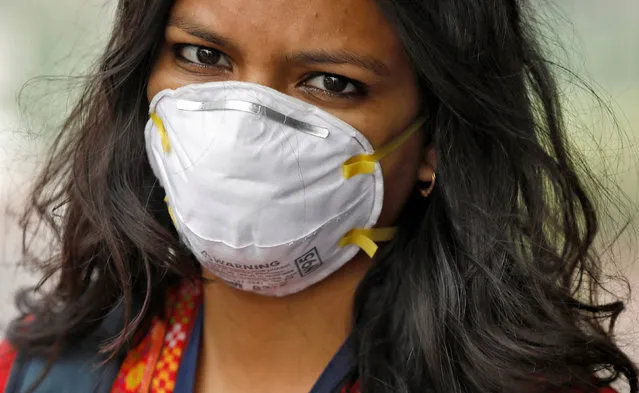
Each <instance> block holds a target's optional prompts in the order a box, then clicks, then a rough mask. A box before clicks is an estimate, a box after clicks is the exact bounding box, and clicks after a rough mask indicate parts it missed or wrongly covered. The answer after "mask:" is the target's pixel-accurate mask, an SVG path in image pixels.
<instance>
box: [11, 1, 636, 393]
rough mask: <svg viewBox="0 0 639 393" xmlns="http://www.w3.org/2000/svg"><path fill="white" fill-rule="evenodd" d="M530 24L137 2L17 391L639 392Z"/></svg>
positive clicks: (56, 161) (356, 10)
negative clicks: (598, 296)
mask: <svg viewBox="0 0 639 393" xmlns="http://www.w3.org/2000/svg"><path fill="white" fill-rule="evenodd" d="M529 7H530V6H529V5H528V4H526V3H524V2H521V1H515V0H510V1H506V0H503V1H487V0H472V1H471V0H464V1H453V0H440V1H437V0H428V1H426V0H423V1H415V0H379V1H377V2H375V1H372V0H351V1H348V2H344V1H338V0H305V1H303V2H302V1H291V0H288V1H286V0H272V1H268V2H266V1H255V0H176V1H170V0H153V1H150V0H120V2H119V7H118V10H117V17H116V23H115V28H114V30H113V36H112V38H111V41H110V42H109V44H108V47H107V49H106V52H105V54H104V56H103V57H102V59H101V61H100V63H99V69H98V71H97V72H96V74H95V76H94V77H93V78H91V79H90V81H89V83H88V85H87V88H86V90H85V92H84V95H83V96H82V98H81V99H80V101H79V103H78V105H77V106H76V107H75V110H74V111H73V112H72V113H71V116H70V117H69V119H68V121H67V122H66V124H65V126H64V129H63V133H62V134H61V136H60V137H59V138H58V140H57V143H56V145H55V150H54V154H53V158H52V159H51V161H50V164H49V165H48V166H47V167H46V168H45V171H44V172H43V174H42V176H41V178H40V181H39V183H38V186H37V188H36V190H35V193H34V194H33V198H32V211H33V212H35V213H37V214H38V215H39V218H40V221H44V222H45V223H47V224H48V225H49V226H51V227H52V228H53V229H55V231H56V233H57V234H58V235H59V241H60V248H59V251H58V252H57V253H56V254H55V255H54V257H53V258H51V259H50V260H47V261H46V262H45V263H44V264H43V265H41V266H42V271H43V275H44V277H45V278H46V281H48V282H51V283H52V284H53V285H51V286H46V288H48V289H46V290H45V289H44V288H45V287H41V288H39V290H38V291H36V292H33V291H31V292H25V293H23V294H21V295H19V296H18V303H19V306H20V310H21V311H22V317H21V318H19V319H17V320H16V321H14V322H13V324H12V325H11V326H10V328H9V330H8V333H7V338H8V342H7V343H5V344H4V348H5V350H4V352H5V355H4V357H3V363H4V366H3V370H5V371H4V373H5V374H7V375H8V377H6V378H5V381H4V383H5V384H6V385H7V386H6V392H9V393H14V392H23V391H35V392H60V391H69V392H76V391H77V392H84V391H96V392H146V391H153V392H191V391H196V392H229V393H235V392H249V391H251V392H253V391H259V392H308V391H312V392H314V393H323V392H337V391H344V392H357V391H362V392H366V393H382V392H388V393H390V392H404V393H417V392H447V393H452V392H455V393H462V392H464V393H486V392H518V393H526V392H531V393H532V392H535V393H537V392H577V391H578V392H610V391H612V390H611V389H610V388H609V385H610V384H611V383H612V382H614V381H616V380H617V379H618V378H621V377H623V378H625V379H626V380H627V381H628V382H629V386H630V391H631V392H637V391H638V390H637V380H636V370H635V368H634V365H633V364H632V362H631V361H630V360H629V359H628V358H627V357H626V356H625V355H624V354H623V353H622V352H621V350H620V349H619V348H618V347H617V346H616V344H615V343H614V340H613V336H612V332H610V331H609V330H608V329H607V328H606V327H603V326H602V325H603V324H604V322H605V321H606V320H607V319H608V318H612V319H613V320H614V318H615V317H616V316H617V315H618V314H619V313H620V312H621V310H622V308H623V305H622V304H621V303H613V304H606V305H601V304H597V303H596V302H595V300H594V299H595V298H594V294H595V292H596V290H597V283H598V281H597V277H598V272H599V270H600V263H599V260H598V259H597V255H596V253H595V251H594V250H593V249H592V243H593V238H594V236H595V234H596V233H597V217H596V212H595V210H594V206H593V203H592V202H591V199H590V197H589V196H588V195H589V192H588V187H587V186H586V183H587V182H588V181H589V179H588V178H587V177H584V178H581V177H578V176H577V168H576V164H575V162H576V159H575V158H574V154H575V153H574V152H572V151H571V150H570V149H569V146H568V142H567V141H566V137H565V133H564V129H563V126H562V121H561V109H560V105H559V102H558V97H557V90H556V87H555V84H554V80H553V77H552V74H551V72H550V70H549V68H548V63H547V62H546V61H545V60H544V57H543V54H542V53H541V51H540V49H539V47H538V46H537V43H536V42H535V39H534V34H533V29H532V28H531V23H530V22H531V17H530V16H529V14H530V13H531V12H530V9H529ZM30 229H31V227H30V226H29V225H28V222H27V224H25V231H26V230H30ZM7 378H8V379H7ZM0 386H2V384H1V383H0ZM30 389H31V390H30Z"/></svg>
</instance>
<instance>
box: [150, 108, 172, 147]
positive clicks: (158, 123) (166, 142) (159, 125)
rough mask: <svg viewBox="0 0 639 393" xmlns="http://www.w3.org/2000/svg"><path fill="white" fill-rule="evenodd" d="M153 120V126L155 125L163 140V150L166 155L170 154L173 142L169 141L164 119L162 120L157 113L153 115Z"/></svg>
mask: <svg viewBox="0 0 639 393" xmlns="http://www.w3.org/2000/svg"><path fill="white" fill-rule="evenodd" d="M151 120H153V124H155V127H156V128H157V129H158V132H159V133H160V139H161V140H162V150H164V152H165V153H169V152H170V151H171V141H169V134H168V133H167V132H166V128H164V123H163V122H162V119H160V116H158V115H157V113H155V112H153V113H151Z"/></svg>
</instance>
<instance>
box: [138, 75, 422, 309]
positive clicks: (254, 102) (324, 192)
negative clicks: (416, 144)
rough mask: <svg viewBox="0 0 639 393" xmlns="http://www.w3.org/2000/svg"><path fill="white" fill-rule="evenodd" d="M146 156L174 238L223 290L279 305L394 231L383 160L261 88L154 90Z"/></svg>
mask: <svg viewBox="0 0 639 393" xmlns="http://www.w3.org/2000/svg"><path fill="white" fill-rule="evenodd" d="M150 114H151V119H150V120H149V122H148V124H147V127H146V130H145V138H146V147H147V153H148V156H149V161H150V163H151V167H152V169H153V172H154V173H155V175H156V176H157V178H158V179H159V182H160V184H161V185H162V187H164V189H165V191H166V195H167V199H166V201H167V204H168V205H169V212H170V214H171V217H172V218H173V222H174V224H175V227H176V229H177V231H178V233H179V234H180V236H181V239H182V241H183V242H184V243H185V244H186V245H187V246H188V247H189V249H190V250H191V251H192V252H193V254H194V255H195V257H196V258H197V259H198V260H199V261H200V263H201V264H202V265H203V267H204V268H205V269H207V270H209V271H210V272H212V273H213V274H214V275H215V276H216V277H218V278H220V279H222V280H223V281H225V282H226V283H228V284H229V285H231V286H233V287H236V288H239V289H242V290H246V291H251V292H255V293H259V294H264V295H274V296H284V295H288V294H291V293H295V292H299V291H301V290H303V289H305V288H307V287H309V286H310V285H312V284H314V283H316V282H318V281H320V280H322V279H324V278H326V277H327V276H329V275H330V274H331V273H333V272H335V271H336V270H338V269H339V268H340V267H341V266H343V265H344V264H345V263H346V262H348V261H349V260H350V259H352V258H353V257H354V256H355V255H356V254H357V253H358V251H359V250H360V248H361V249H362V250H363V251H365V252H366V253H367V254H368V255H369V256H370V257H372V256H373V255H374V254H375V252H376V251H377V245H376V244H375V242H380V241H387V240H390V239H391V238H392V236H393V234H394V228H375V229H373V228H372V227H373V226H374V225H375V223H376V222H377V219H378V217H379V214H380V211H381V209H382V201H383V190H384V181H383V179H382V170H381V167H380V165H379V160H381V159H382V158H383V157H384V156H385V155H387V154H388V153H390V152H391V151H392V150H394V149H395V148H396V147H397V146H399V145H400V144H402V143H403V142H404V141H405V140H407V139H408V137H409V136H410V135H411V134H412V133H413V132H414V131H415V130H417V129H418V128H419V127H420V126H421V125H422V124H423V120H420V121H418V122H416V123H415V124H414V125H413V126H411V127H410V128H409V129H408V130H406V131H405V132H404V133H403V134H402V135H401V136H400V137H398V138H397V139H395V140H394V141H393V142H391V143H390V144H389V145H387V146H385V147H384V148H382V149H381V150H378V151H377V152H375V151H374V150H373V148H372V146H371V144H370V143H369V142H368V140H367V139H366V138H365V137H364V136H363V135H362V134H361V133H360V132H358V131H357V130H356V129H354V128H353V127H351V126H349V125H348V124H346V123H345V122H343V121H342V120H340V119H338V118H337V117H335V116H332V115H330V114H329V113H327V112H325V111H322V110H321V109H319V108H317V107H315V106H313V105H310V104H308V103H305V102H303V101H300V100H298V99H295V98H293V97H290V96H287V95H285V94H283V93H280V92H278V91H276V90H273V89H270V88H268V87H265V86H261V85H256V84H251V83H243V82H213V83H207V84H203V85H191V86H185V87H182V88H180V89H177V90H165V91H162V92H160V93H159V94H158V95H157V96H156V97H155V98H154V99H153V101H152V102H151V106H150Z"/></svg>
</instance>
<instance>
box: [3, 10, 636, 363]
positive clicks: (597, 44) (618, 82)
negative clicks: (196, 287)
mask: <svg viewBox="0 0 639 393" xmlns="http://www.w3.org/2000/svg"><path fill="white" fill-rule="evenodd" d="M256 1H258V0H256ZM259 1H268V0H259ZM115 3H116V1H114V0H113V1H105V0H100V1H98V0H56V1H50V0H0V331H1V328H2V324H3V322H5V321H6V320H7V318H9V317H10V316H11V315H12V314H13V311H12V303H11V301H10V299H11V293H13V291H14V290H15V289H16V288H17V287H18V286H19V285H21V284H23V283H25V282H29V281H30V280H31V277H30V276H29V275H28V274H25V273H20V272H18V271H17V270H16V266H15V263H14V262H13V261H16V260H17V258H18V254H17V252H18V249H19V248H18V247H19V233H18V232H17V227H16V221H15V214H14V212H15V211H17V210H19V209H20V206H21V204H22V202H23V201H24V198H25V195H26V190H27V187H28V182H29V180H30V179H32V178H33V174H34V170H35V169H34V168H35V167H36V166H37V164H38V162H40V161H41V160H42V157H43V154H42V150H43V148H44V147H45V146H46V142H47V140H49V138H50V137H51V135H53V133H54V132H55V129H56V127H57V126H58V124H59V121H60V120H61V119H62V117H63V115H64V113H65V111H66V110H68V108H69V106H70V105H71V104H72V101H73V100H72V97H73V96H74V93H75V92H76V91H77V87H78V81H74V82H70V81H64V80H60V79H57V80H56V79H55V78H48V79H43V78H40V79H36V80H31V79H32V78H34V77H42V76H51V77H55V76H64V75H69V74H76V75H77V74H81V73H82V71H83V70H84V69H86V67H87V66H88V65H89V64H91V63H92V62H93V61H94V59H95V57H96V55H97V54H98V53H100V49H101V47H102V45H103V43H104V40H105V39H106V37H108V34H109V29H110V22H111V18H112V16H113V11H114V8H115ZM531 4H532V6H533V7H534V8H536V11H537V12H538V13H539V18H540V20H541V23H542V32H543V35H544V37H545V41H547V42H548V43H549V47H550V48H551V50H552V53H553V56H554V57H555V59H556V61H557V62H559V63H561V64H563V65H566V66H567V67H568V68H569V69H571V70H573V71H575V72H576V73H577V74H579V75H580V76H582V77H583V78H584V79H585V80H586V81H587V82H588V83H589V84H591V85H592V86H594V88H595V90H596V92H597V94H598V95H599V96H600V97H601V98H602V99H603V101H604V103H605V104H606V105H608V106H609V107H611V108H612V109H613V111H614V113H615V116H616V121H617V122H616V123H615V122H614V121H613V119H612V118H611V117H610V116H609V114H607V113H606V112H605V110H603V109H602V107H601V106H600V105H599V104H597V102H595V101H593V99H592V97H591V96H590V95H589V94H587V93H586V92H585V90H584V89H583V88H580V87H579V86H578V84H576V83H575V82H576V81H575V79H574V78H571V77H570V76H569V75H568V74H561V77H560V79H561V82H562V95H563V97H564V99H565V102H566V104H567V110H568V112H569V116H568V123H569V125H570V132H571V134H572V135H573V140H574V141H575V143H576V144H577V145H578V146H579V147H580V148H581V149H582V150H583V151H584V152H585V154H586V157H587V160H588V161H589V162H590V164H591V165H592V167H593V169H594V170H595V172H596V173H597V174H598V176H600V177H601V178H602V179H604V180H605V181H607V182H616V183H617V184H619V185H620V186H621V188H622V190H623V192H624V193H625V194H626V195H627V197H628V199H627V201H629V202H636V201H637V200H638V199H639V166H638V165H637V161H638V158H637V152H638V151H639V148H638V146H637V141H638V140H639V0H554V1H547V0H546V1H542V0H538V1H532V3H531ZM30 80H31V81H30ZM29 81H30V82H29ZM18 96H20V105H19V106H18V104H17V102H18ZM633 214H634V209H633V208H632V207H631V205H629V207H628V209H626V210H624V211H623V212H621V213H620V216H619V215H618V216H617V217H615V218H616V219H621V220H623V219H628V218H631V217H632V215H633ZM637 239H639V237H637V235H636V232H633V231H628V233H627V235H626V237H625V238H624V242H622V243H621V247H620V248H619V253H620V255H621V260H622V262H624V266H623V268H624V271H625V272H626V273H627V274H628V275H629V277H630V279H631V282H632V283H633V284H634V283H638V284H637V285H636V286H637V287H638V288H639V272H637V271H636V270H637V269H634V265H633V264H631V261H633V260H634V257H633V255H634V254H633V252H631V250H632V249H633V248H634V247H632V246H633V245H634V244H635V243H636V242H637ZM636 303H637V302H634V303H632V304H631V306H632V307H635V306H634V304H636ZM637 315H639V313H637V312H634V311H633V313H631V314H628V315H627V316H626V317H624V318H625V319H624V322H622V325H624V326H625V328H624V329H625V331H626V332H628V334H627V335H626V338H627V341H628V342H629V343H631V344H632V341H634V340H633V339H632V336H633V335H631V334H630V333H631V332H633V331H634V330H633V329H632V326H633V325H634V323H635V320H639V318H636V317H637ZM638 347H639V346H637V345H634V344H633V345H632V348H631V349H630V350H631V351H632V350H633V349H636V348H638ZM636 358H638V359H639V356H636Z"/></svg>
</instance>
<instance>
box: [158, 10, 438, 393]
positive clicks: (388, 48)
mask: <svg viewBox="0 0 639 393" xmlns="http://www.w3.org/2000/svg"><path fill="white" fill-rule="evenodd" d="M207 35H208V36H209V37H207ZM211 36H215V38H217V39H215V40H211V38H214V37H211ZM204 38H207V39H204ZM219 38H223V39H221V40H220V39H219ZM210 41H215V42H210ZM180 44H185V45H193V46H202V47H205V48H210V49H214V50H215V51H219V52H221V53H222V54H221V55H220V54H218V52H215V51H208V52H206V51H205V52H204V53H205V54H206V56H205V58H208V59H209V60H211V59H212V60H213V61H208V63H209V64H202V63H201V60H202V59H203V57H202V56H200V57H199V58H198V56H197V53H198V51H199V49H198V48H196V47H192V46H187V47H178V48H177V50H176V45H180ZM318 52H321V53H322V54H332V55H335V54H338V55H339V54H343V53H345V52H348V53H349V54H351V55H353V56H351V57H358V58H363V59H366V60H367V61H368V62H369V63H370V60H371V59H374V62H375V64H376V66H375V69H376V72H375V71H373V70H370V69H368V68H365V67H362V66H361V65H358V64H355V63H354V62H353V61H352V60H353V59H343V60H348V62H340V64H335V63H331V62H326V61H325V60H326V56H323V57H324V59H322V58H318V57H317V56H316V55H317V54H318ZM202 53H203V52H202V51H200V54H202ZM333 57H335V56H333ZM188 60H195V61H196V62H198V61H200V63H193V62H191V63H190V62H189V61H188ZM211 63H212V64H211ZM321 73H328V74H335V75H340V76H341V77H346V78H350V79H352V80H356V81H358V82H359V83H361V84H363V85H365V86H366V92H365V94H363V93H362V94H350V93H351V92H356V91H358V89H356V88H355V89H354V87H355V86H356V85H358V84H353V85H350V84H348V83H346V82H348V80H346V82H343V81H342V82H341V83H342V86H345V88H344V89H341V90H339V91H333V93H344V94H341V95H340V94H330V93H327V92H326V90H322V89H326V88H327V87H328V86H327V85H326V83H325V81H324V79H323V77H322V76H317V74H321ZM225 80H240V81H245V82H252V83H258V84H261V85H265V86H269V87H271V88H274V89H277V90H279V91H281V92H283V93H285V94H288V95H291V96H294V97H296V98H299V99H302V100H305V101H307V102H309V103H311V104H313V105H316V106H318V107H320V108H322V109H323V110H325V111H327V112H329V113H331V114H333V115H335V116H337V117H339V118H341V119H342V120H344V121H346V122H347V123H349V124H351V125H352V126H353V127H355V128H356V129H358V130H360V132H362V134H364V135H365V136H366V137H367V138H368V140H369V141H370V142H371V143H372V144H373V146H375V147H380V146H383V145H384V144H386V143H388V142H389V141H391V140H392V139H393V138H394V137H396V136H397V135H399V134H401V133H402V131H403V130H404V129H406V128H407V127H408V126H409V125H410V124H411V123H412V122H413V121H414V120H415V118H416V117H417V116H418V115H419V113H420V111H421V108H420V102H419V92H418V88H417V82H416V75H415V73H414V71H413V69H412V67H411V64H410V62H409V61H408V59H407V57H406V55H405V53H404V51H403V49H402V46H401V44H400V42H399V39H398V37H397V36H396V34H395V32H394V31H393V29H392V28H391V26H390V24H389V23H388V22H387V21H386V20H385V19H384V17H383V15H382V14H381V12H380V11H379V10H378V9H377V6H376V4H375V2H374V1H373V0H349V1H343V0H269V1H258V0H177V1H176V2H175V5H174V7H173V9H172V12H171V16H170V20H169V23H168V24H167V27H166V33H165V44H164V47H163V49H162V51H161V53H160V55H159V57H158V59H157V60H156V64H155V66H154V70H153V72H152V74H151V75H150V80H149V87H148V91H147V94H148V97H149V100H150V99H151V98H152V97H153V96H154V95H155V94H156V93H158V92H159V91H161V90H163V89H166V88H172V89H175V88H178V87H180V86H183V85H187V84H193V83H204V82H211V81H225ZM340 81H341V80H340ZM333 90H335V89H333ZM422 146H423V141H422V135H421V134H420V133H416V134H414V135H413V136H412V137H411V138H410V139H409V140H408V142H407V143H405V144H404V145H402V146H401V147H400V148H398V150H396V151H395V152H394V153H393V154H391V155H390V156H388V157H386V158H385V159H384V160H383V161H382V163H381V164H382V169H383V173H384V180H385V195H384V206H383V210H382V215H381V217H380V220H379V223H378V226H389V225H392V224H393V222H394V221H395V220H396V218H397V216H398V214H399V212H400V210H401V208H402V206H403V205H404V203H405V201H406V199H407V197H408V195H409V194H410V192H411V190H412V189H413V188H414V187H415V182H416V181H417V180H418V179H419V180H422V181H430V180H431V176H432V173H433V171H434V170H435V156H434V153H433V151H432V148H429V149H426V151H424V149H422ZM370 263H371V261H370V259H369V258H368V257H366V256H365V255H363V254H360V255H358V256H356V257H355V258H354V259H353V260H352V261H350V262H349V263H348V264H346V265H345V266H344V267H343V268H342V269H341V270H339V271H338V272H337V273H335V274H333V275H331V276H330V277H329V278H327V279H325V280H324V281H322V282H320V283H318V284H316V285H314V286H312V287H311V288H308V289H306V290H304V291H302V292H300V293H298V294H294V295H291V296H286V297H283V298H271V297H263V296H258V295H254V294H251V293H245V292H241V291H238V290H236V289H233V288H230V287H227V286H225V285H217V284H212V285H207V286H205V295H204V333H203V337H202V344H201V345H202V347H201V350H200V358H199V360H198V362H199V366H198V370H199V371H198V375H197V380H196V389H195V391H196V392H226V393H244V392H254V391H255V390H256V387H259V388H257V390H259V391H261V392H278V393H282V392H284V393H286V392H296V393H299V392H304V391H309V390H310V389H311V387H312V386H313V384H314V383H315V381H316V380H317V378H318V377H319V375H320V374H321V372H322V371H323V370H324V368H325V367H326V365H327V363H328V362H329V361H330V359H331V358H332V356H333V355H334V353H335V352H336V351H337V349H338V348H339V347H340V346H341V344H342V343H343V342H344V340H345V338H346V337H347V335H348V332H349V329H350V313H351V306H352V299H353V294H354V291H355V288H356V286H357V284H358V283H359V282H360V280H361V278H362V276H363V275H364V274H365V273H366V270H367V269H368V268H369V266H370ZM204 276H206V277H207V278H213V279H214V277H213V276H212V274H211V273H209V272H205V273H204Z"/></svg>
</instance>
